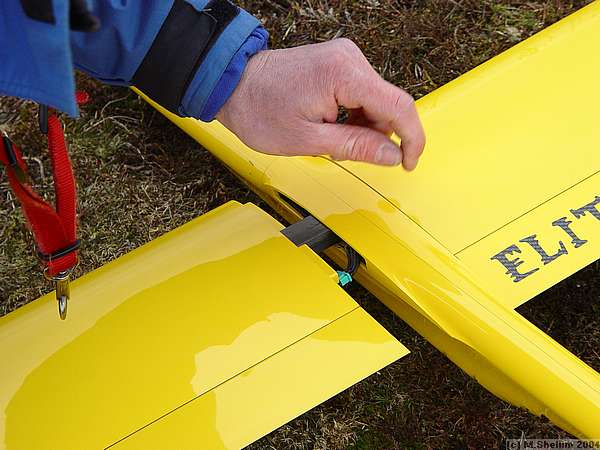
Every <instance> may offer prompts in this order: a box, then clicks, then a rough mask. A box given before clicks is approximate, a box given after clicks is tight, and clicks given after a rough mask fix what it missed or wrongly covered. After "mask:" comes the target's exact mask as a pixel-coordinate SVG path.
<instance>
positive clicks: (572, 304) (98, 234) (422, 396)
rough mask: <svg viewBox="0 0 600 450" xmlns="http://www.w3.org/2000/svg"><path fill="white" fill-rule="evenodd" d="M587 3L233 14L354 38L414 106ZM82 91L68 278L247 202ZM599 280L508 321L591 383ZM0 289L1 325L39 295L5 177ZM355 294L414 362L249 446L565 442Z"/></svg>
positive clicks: (327, 6)
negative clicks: (231, 203) (540, 334)
mask: <svg viewBox="0 0 600 450" xmlns="http://www.w3.org/2000/svg"><path fill="white" fill-rule="evenodd" d="M586 3H588V2H587V1H586V0H579V1H570V2H568V1H558V0H535V1H509V0H502V1H475V0H449V1H442V0H425V1H418V0H413V1H393V0H366V1H363V2H356V1H343V0H341V1H333V0H330V1H325V0H311V1H306V2H302V3H299V2H296V1H289V0H263V1H256V0H247V1H246V2H245V6H246V8H247V9H248V10H250V11H252V12H253V13H255V14H257V15H258V16H260V17H261V18H262V19H263V21H264V22H265V23H266V25H267V28H268V29H269V30H270V31H271V36H272V46H274V47H284V46H292V45H299V44H303V43H309V42H318V41H323V40H326V39H330V38H332V37H338V36H345V37H350V38H352V39H354V40H355V41H356V42H357V43H358V44H359V45H360V47H361V48H362V49H363V51H364V52H365V54H366V55H367V57H368V58H369V60H370V61H371V62H372V63H373V64H374V65H375V66H376V68H377V69H378V70H379V71H380V72H381V73H382V74H383V75H384V77H385V78H387V79H388V80H390V81H392V82H394V83H396V84H398V85H401V86H403V87H405V88H406V89H407V90H408V91H409V92H411V93H412V94H413V95H415V96H416V97H420V96H422V95H424V94H426V93H428V92H430V91H431V90H433V89H435V88H436V87H438V86H440V85H442V84H444V83H446V82H447V81H449V80H450V79H452V78H455V77H456V76H457V75H459V74H461V73H464V72H465V71H467V70H469V69H471V68H472V67H474V66H476V65H478V64H480V63H481V62H483V61H485V60H486V59H488V58H490V57H492V56H493V55H495V54H497V53H499V52H501V51H502V50H504V49H506V48H508V47H509V46H511V45H513V44H514V43H515V42H518V41H519V40H521V39H524V38H526V37H527V36H529V35H530V34H532V33H534V32H536V31H538V30H540V29H541V28H544V27H545V26H547V25H549V24H550V23H552V22H554V21H556V20H558V19H560V18H561V17H563V16H565V15H567V14H568V13H570V12H572V11H574V10H575V9H577V8H579V7H581V6H583V5H584V4H586ZM80 84H82V85H83V86H84V87H85V88H86V89H87V90H88V91H90V92H91V94H92V97H93V99H94V101H93V103H92V104H90V105H88V106H86V108H85V113H84V117H82V119H80V120H78V121H69V122H68V126H67V133H68V138H69V140H70V141H71V143H72V157H73V161H74V165H75V170H76V172H77V176H78V184H79V196H80V236H81V239H82V241H83V242H84V246H83V248H82V251H81V261H82V262H81V265H80V267H79V268H78V274H82V273H85V272H87V271H89V270H92V269H94V268H96V267H98V266H100V265H102V264H104V263H106V262H107V261H109V260H111V259H114V258H116V257H118V256H119V255H122V254H123V253H125V252H127V251H129V250H131V249H133V248H135V247H137V246H139V245H141V244H143V243H145V242H147V241H149V240H150V239H152V238H154V237H156V236H158V235H160V234H163V233H165V232H166V231H168V230H170V229H173V228H175V227H177V226H179V225H181V224H183V223H185V222H187V221H189V220H190V219H191V218H193V217H195V216H197V215H199V214H202V213H204V212H206V211H208V210H210V209H212V208H214V207H216V206H218V205H220V204H222V203H223V202H225V201H227V200H229V199H236V200H240V201H254V202H259V200H258V199H257V198H256V197H255V196H254V195H253V194H252V193H250V192H248V191H247V189H246V188H245V187H244V186H243V185H242V184H241V183H240V182H238V181H237V180H236V179H235V178H234V177H233V176H231V175H230V174H229V173H228V172H227V171H226V170H225V169H224V168H223V167H222V166H221V165H220V164H219V163H218V162H217V161H215V159H214V158H212V156H210V155H209V154H208V153H207V152H205V151H202V150H201V149H199V148H198V145H197V144H196V143H195V142H193V141H192V140H191V139H189V138H188V137H187V136H185V135H184V134H183V133H182V132H180V131H179V130H178V129H177V128H175V127H174V126H172V125H171V124H170V123H168V122H167V121H166V120H165V119H163V118H162V117H161V116H160V115H159V114H157V113H156V112H154V111H153V110H152V109H150V108H149V107H148V106H147V105H145V104H144V103H143V102H141V101H140V100H138V99H137V98H136V97H135V96H134V95H133V94H131V93H130V92H128V91H126V90H124V89H115V88H107V87H103V86H99V85H98V84H97V83H95V82H92V81H90V80H88V79H85V78H83V77H82V79H81V81H80ZM15 111H16V114H13V113H14V112H15ZM12 116H15V117H12ZM11 117H12V118H13V119H14V120H12V121H8V119H10V118H11ZM0 120H1V121H2V122H7V121H8V122H10V123H5V127H6V128H8V129H9V130H10V132H11V135H12V137H13V138H14V140H15V141H16V142H18V143H19V144H20V145H21V146H22V147H23V148H25V149H26V154H27V155H28V157H29V158H30V160H29V162H30V165H31V167H32V172H33V175H34V179H35V180H36V182H37V184H38V186H39V187H40V189H41V190H42V191H44V192H46V193H49V191H50V184H49V183H50V179H49V173H48V169H46V171H45V172H44V173H42V172H41V170H40V165H39V163H43V162H47V161H46V155H45V150H44V146H43V144H42V143H41V141H40V139H39V134H38V133H37V132H36V131H35V126H34V123H35V121H34V109H33V108H32V106H31V105H27V104H22V103H21V102H15V101H9V100H5V99H3V100H2V103H1V104H0ZM38 161H39V162H38ZM46 167H47V166H46ZM599 272H600V266H599V264H598V263H596V264H594V265H592V266H590V267H588V268H586V269H584V270H583V271H581V272H580V273H578V274H577V275H575V276H573V277H571V278H569V279H568V280H566V281H564V282H563V283H561V284H559V285H558V286H556V287H555V288H553V289H551V290H550V291H548V292H546V293H545V294H543V295H540V296H539V298H537V299H536V300H534V301H531V302H529V303H528V304H526V305H524V306H523V307H521V308H520V309H519V311H520V312H521V313H523V314H524V315H525V316H526V317H528V318H529V319H530V320H532V321H533V322H534V323H536V324H537V325H538V326H540V327H542V328H543V329H545V330H548V332H549V333H550V334H551V335H552V336H553V337H555V338H556V339H557V340H559V342H561V343H562V344H564V345H565V346H566V347H567V348H569V349H570V350H572V351H573V352H574V353H576V354H577V355H578V356H580V357H581V358H583V359H584V360H585V361H587V362H588V363H589V364H591V365H592V366H594V367H595V368H596V370H600V367H599V364H600V355H598V349H599V348H600V330H599V329H600V327H599V326H598V322H599V318H600V302H598V299H599V297H600V281H599V280H600V278H599V277H598V274H599ZM0 279H1V280H2V284H1V285H0V314H3V313H7V312H9V311H11V310H13V309H15V308H16V307H18V306H20V305H22V304H24V303H26V302H28V301H31V300H33V299H35V298H36V297H38V296H39V295H40V294H42V293H44V292H46V291H47V290H48V289H49V287H48V285H47V284H45V283H44V282H43V280H42V279H41V277H40V275H39V272H38V265H37V261H36V260H35V258H34V257H33V255H32V252H31V240H30V239H29V237H28V234H27V232H26V230H25V227H24V225H23V220H22V219H21V216H20V214H19V212H18V210H17V208H16V204H15V201H14V199H13V198H12V195H11V194H10V193H9V192H8V190H7V184H6V180H5V178H4V177H2V178H1V179H0ZM351 292H352V295H353V296H354V297H355V298H357V299H358V300H359V302H360V303H361V304H362V305H363V306H364V307H365V308H366V309H367V310H368V311H369V312H370V313H371V314H372V315H373V316H374V317H375V318H376V319H377V320H378V321H380V322H381V323H382V324H383V325H384V326H385V327H386V328H387V329H388V330H390V331H391V332H392V333H393V334H394V335H395V336H397V337H398V338H399V339H400V340H401V341H402V342H403V343H404V344H405V345H406V346H407V347H409V348H410V350H411V351H412V353H411V355H409V356H408V357H406V358H403V359H402V360H400V361H398V362H396V363H395V364H392V365H391V366H389V367H387V368H386V369H384V370H382V371H380V372H379V373H377V374H375V375H373V376H371V377H369V378H368V379H367V380H365V381H363V382H361V383H359V384H358V385H356V386H354V387H352V388H351V389H348V390H346V391H345V392H343V393H341V394H340V395H338V396H336V397H335V398H333V399H331V400H329V401H327V402H325V403H324V404H323V405H320V406H319V407H317V408H315V409H313V410H311V411H309V412H308V413H306V414H304V415H303V416H301V417H299V418H298V419H296V420H294V421H292V422H291V423H290V424H288V425H285V426H284V427H282V428H280V429H279V430H277V431H275V432H274V433H272V434H270V435H269V436H267V437H266V438H264V439H262V440H261V441H259V442H258V443H256V444H254V445H253V446H252V448H256V449H258V448H261V449H262V448H277V449H284V448H289V449H294V448H297V449H313V448H314V449H343V448H356V449H358V448H360V449H396V448H402V449H426V448H440V449H457V450H458V449H477V450H479V449H488V448H490V449H491V448H499V447H500V445H501V442H502V440H503V439H505V438H507V437H508V438H516V437H520V436H522V435H524V436H527V437H549V438H550V437H554V438H556V437H562V436H565V433H563V432H562V431H560V430H559V429H558V428H556V427H554V426H553V425H551V424H550V423H548V422H547V421H546V420H544V419H542V418H537V417H533V416H531V415H530V414H528V413H527V412H525V411H523V410H520V409H518V408H514V407H512V406H510V405H508V404H506V403H504V402H502V401H500V400H498V399H496V398H495V397H494V396H492V395H491V394H489V393H488V392H487V391H485V390H484V389H482V388H481V387H480V386H479V385H478V384H477V383H476V382H475V381H473V380H472V379H471V378H470V377H468V376H466V375H465V374H464V373H463V372H462V371H460V370H459V369H457V368H456V367H455V366H454V365H453V364H452V363H451V362H450V361H448V359H447V358H445V357H444V356H443V355H442V354H440V353H439V352H438V351H437V350H436V349H434V348H433V347H432V346H431V345H429V344H428V343H427V342H426V341H425V340H424V339H422V338H421V337H420V336H419V335H417V334H416V333H415V332H414V331H412V330H411V329H410V328H409V327H408V326H406V325H405V324H404V323H403V322H401V321H400V320H399V319H398V318H397V317H395V316H394V315H393V314H391V313H390V312H389V311H388V310H387V309H386V308H385V307H383V306H382V305H381V304H380V303H379V302H378V301H377V300H376V299H374V298H373V297H371V296H370V295H369V294H368V293H367V292H365V291H364V290H362V289H361V288H360V287H358V286H355V287H353V288H352V291H351Z"/></svg>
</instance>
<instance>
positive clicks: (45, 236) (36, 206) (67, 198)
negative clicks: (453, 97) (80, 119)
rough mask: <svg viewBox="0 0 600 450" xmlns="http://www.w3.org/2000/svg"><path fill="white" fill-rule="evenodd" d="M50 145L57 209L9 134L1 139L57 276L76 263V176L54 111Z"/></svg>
mask: <svg viewBox="0 0 600 450" xmlns="http://www.w3.org/2000/svg"><path fill="white" fill-rule="evenodd" d="M7 147H10V148H7ZM48 149H49V151H50V159H51V161H52V174H53V178H54V192H55V194H56V209H54V208H53V207H52V206H51V205H50V204H49V203H47V202H46V201H44V200H43V199H42V198H41V197H40V196H39V195H38V194H37V193H36V192H35V191H34V190H33V188H32V186H31V185H30V184H29V180H28V177H27V176H26V174H27V168H26V166H25V163H24V161H23V158H22V156H21V153H20V151H19V150H18V149H17V148H16V146H14V144H12V143H11V142H10V141H9V140H8V138H3V139H0V161H1V162H2V163H3V164H4V165H6V167H7V173H8V179H9V182H10V185H11V187H12V190H13V192H14V194H15V196H16V197H17V198H18V199H19V202H20V203H21V208H22V210H23V213H24V215H25V217H26V219H27V222H28V224H29V227H30V229H31V231H32V233H33V236H34V239H35V242H36V245H37V250H38V255H39V256H40V259H41V260H42V262H43V264H44V265H45V267H46V271H47V275H49V276H55V275H57V274H59V273H60V272H63V271H66V270H69V269H71V268H73V267H74V266H75V265H76V264H77V244H78V242H77V236H76V228H77V226H76V212H75V211H76V202H77V199H76V192H75V179H74V177H73V170H72V167H71V161H70V160H69V155H68V154H67V146H66V143H65V137H64V134H63V129H62V125H61V123H60V121H59V119H58V117H57V116H56V114H54V113H51V114H50V115H49V117H48Z"/></svg>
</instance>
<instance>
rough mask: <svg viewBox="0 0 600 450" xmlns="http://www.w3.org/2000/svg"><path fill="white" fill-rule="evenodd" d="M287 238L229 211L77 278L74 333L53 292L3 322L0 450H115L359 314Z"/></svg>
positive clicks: (316, 261) (268, 223)
mask: <svg viewBox="0 0 600 450" xmlns="http://www.w3.org/2000/svg"><path fill="white" fill-rule="evenodd" d="M282 228H283V226H282V225H281V224H279V223H278V222H277V221H275V220H274V219H273V218H272V217H270V216H269V215H268V214H266V213H265V212H263V211H261V210H260V209H258V208H257V207H256V206H253V205H250V204H248V205H243V206H242V205H240V204H237V203H229V204H227V205H225V206H222V207H221V208H218V209H217V210H214V211H212V212H210V213H208V214H206V215H204V216H202V217H200V218H198V219H196V220H194V221H192V222H190V223H188V224H186V225H184V226H182V227H180V228H178V229H176V230H174V231H172V232H170V233H168V234H167V235H165V236H163V237H161V238H159V239H156V240H154V241H152V242H150V243H149V244H147V245H145V246H143V247H141V248H139V249H137V250H135V251H133V252H131V253H129V254H127V255H125V256H123V257H121V258H119V259H117V260H115V261H113V262H112V263H110V264H107V265H106V266H103V267H102V268H100V269H98V270H96V271H94V272H92V273H90V274H88V275H86V276H84V277H82V278H80V279H78V280H76V281H75V282H74V283H73V288H72V300H71V302H70V311H69V315H68V318H67V320H66V321H61V320H59V319H58V317H57V310H56V300H55V299H54V294H53V293H52V294H49V295H46V296H44V297H42V298H40V299H38V300H36V301H34V302H32V303H30V304H28V305H26V306H24V307H23V308H20V309H18V310H17V311H15V312H13V313H11V314H9V315H7V316H5V317H2V318H0V361H2V366H1V368H0V405H1V408H2V409H1V410H2V413H3V415H2V417H1V420H0V448H6V449H9V450H16V449H26V450H30V449H36V450H42V449H65V450H66V449H84V448H99V447H103V446H106V445H109V444H111V443H113V442H115V441H117V440H118V439H121V438H122V437H124V436H127V435H128V434H130V433H132V432H134V431H135V430H137V429H139V428H140V427H142V426H144V425H146V424H148V423H149V422H151V421H153V420H155V419H157V418H159V417H161V416H162V415H164V414H166V413H168V412H169V411H172V410H173V409H175V408H177V407H179V406H181V405H182V404H184V403H186V402H188V401H190V400H192V399H194V398H196V397H198V396H200V395H202V394H203V393H205V392H207V391H209V390H211V389H213V388H214V387H215V386H218V385H219V384H222V383H224V382H225V381H227V380H228V379H230V378H231V377H234V376H236V375H238V374H239V373H242V372H243V371H245V370H247V369H248V368H250V367H252V366H254V365H256V364H258V363H259V362H261V361H262V360H264V359H265V358H268V357H270V356H271V355H273V354H275V353H277V352H279V351H281V350H282V349H284V348H286V347H288V346H290V345H292V344H294V343H295V342H297V341H299V340H301V339H303V338H304V337H306V336H307V335H310V334H312V333H314V332H315V331H317V330H319V329H322V328H323V327H325V326H327V325H328V324H330V323H332V322H333V321H335V320H337V319H338V318H340V317H342V316H344V315H346V314H348V313H350V312H352V311H355V310H356V308H358V305H357V304H356V303H355V302H354V300H352V298H350V297H349V296H348V295H347V294H346V293H345V292H344V291H343V290H342V289H341V288H340V287H339V286H338V284H337V275H336V273H335V271H333V269H331V268H330V267H329V266H328V265H327V264H326V263H325V262H324V261H323V260H321V259H320V258H319V257H318V256H317V255H316V254H314V253H313V252H312V251H311V250H310V249H309V248H307V247H300V248H298V247H296V246H295V245H294V244H293V243H292V242H290V241H289V240H288V239H287V238H285V237H284V236H283V235H282V234H281V233H280V230H281V229H282ZM366 336H367V337H368V334H367V335H366ZM363 338H364V335H363V337H357V345H358V347H360V345H359V344H358V342H359V341H360V340H361V339H363ZM395 348H396V350H397V348H398V347H395ZM400 354H401V353H399V352H397V351H395V352H393V354H392V353H390V354H389V356H390V357H391V358H393V357H398V356H400ZM316 358H317V359H318V356H317V357H316ZM355 363H356V365H357V366H360V364H361V361H359V360H357V361H356V362H355ZM359 369H360V370H359V372H360V373H362V368H360V367H359ZM278 376H282V372H280V373H278V374H273V375H272V377H271V378H269V379H268V380H267V382H268V381H270V382H276V378H277V377H278ZM263 395H268V392H263ZM240 401H241V399H240ZM300 412H302V411H298V413H300ZM32 424H35V427H34V428H35V432H32Z"/></svg>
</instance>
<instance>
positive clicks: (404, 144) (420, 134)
mask: <svg viewBox="0 0 600 450" xmlns="http://www.w3.org/2000/svg"><path fill="white" fill-rule="evenodd" d="M369 72H371V73H368V74H365V75H364V79H362V80H360V81H359V82H358V83H356V85H355V86H347V87H345V88H343V89H341V91H342V92H343V94H344V95H340V96H339V97H338V100H339V101H340V103H341V104H342V105H343V106H345V107H348V108H357V107H362V108H363V110H364V112H365V114H366V115H367V116H368V118H369V119H370V120H373V121H377V122H389V123H390V124H391V126H392V129H393V130H394V132H395V133H396V134H397V135H398V137H399V138H400V146H401V148H402V155H403V157H402V165H403V166H404V168H405V169H406V170H413V169H414V168H415V167H416V166H417V162H418V161H419V157H420V156H421V154H422V153H423V149H424V148H425V131H424V130H423V125H422V124H421V120H420V119H419V114H418V113H417V108H416V107H415V101H414V99H413V98H412V97H411V96H410V95H409V94H408V93H407V92H406V91H404V90H402V89H400V88H399V87H396V86H394V85H393V84H391V83H388V82H387V81H385V80H384V79H383V78H381V77H380V76H379V75H378V74H377V73H376V72H375V71H374V70H373V71H369Z"/></svg>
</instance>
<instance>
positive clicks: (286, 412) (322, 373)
mask: <svg viewBox="0 0 600 450" xmlns="http://www.w3.org/2000/svg"><path fill="white" fill-rule="evenodd" d="M406 353H408V352H407V351H406V350H405V349H403V347H401V344H399V343H398V342H397V341H396V340H395V339H394V338H393V337H392V336H390V335H389V334H388V333H387V332H386V331H385V330H384V329H383V328H382V327H381V326H380V325H379V324H378V323H377V322H376V321H375V320H373V319H372V318H371V317H370V316H369V315H368V314H367V313H366V312H365V311H364V310H362V309H360V308H357V309H356V310H354V311H352V312H350V313H349V314H347V315H345V316H343V317H341V318H340V319H338V320H336V321H335V322H333V323H331V324H330V325H327V326H325V327H324V328H321V329H319V330H318V331H316V332H315V333H313V334H311V335H310V336H307V337H306V338H304V339H302V340H301V341H299V342H298V343H296V344H295V345H293V346H291V347H289V348H286V349H285V350H283V351H282V352H280V353H277V354H275V355H273V356H272V357H270V358H268V359H267V360H265V361H263V362H261V363H260V364H258V365H256V366H254V367H252V368H251V369H248V370H247V371H245V372H243V373H242V374H240V376H237V377H235V378H232V379H231V380H229V381H227V382H226V383H223V384H221V385H219V386H217V387H216V388H215V389H213V390H212V391H210V392H208V393H207V394H204V395H202V396H200V397H199V398H197V399H195V400H194V401H192V402H190V403H188V404H186V405H184V406H183V407H181V408H179V409H177V410H176V411H173V413H171V414H169V415H167V416H166V417H163V418H162V419H161V420H159V421H157V422H155V423H152V424H150V425H149V426H148V427H146V428H144V429H143V430H140V431H139V432H137V433H135V434H134V435H132V436H130V437H128V438H127V439H125V440H124V441H122V442H120V443H118V444H117V445H116V446H115V447H114V449H115V450H121V449H132V450H133V449H147V450H150V449H157V450H158V449H161V450H164V449H177V450H185V449H190V450H191V449H199V448H202V449H210V450H219V449H238V448H242V447H245V446H246V445H248V444H250V443H251V442H253V441H254V440H255V439H256V436H257V433H260V434H261V435H262V434H266V433H267V432H269V431H271V430H273V429H275V428H277V427H279V426H281V425H283V424H284V423H286V422H288V421H289V420H290V419H291V418H292V417H293V416H295V415H297V414H299V411H307V410H309V409H311V408H312V407H314V406H316V405H317V404H319V403H320V402H322V401H323V400H325V399H326V398H328V397H331V396H333V395H335V394H337V393H338V392H339V391H341V390H342V389H343V388H344V387H346V386H350V385H352V384H354V383H356V382H357V381H359V380H360V379H362V378H364V377H366V376H368V375H370V374H371V373H373V372H375V371H376V370H378V369H380V368H381V367H383V366H385V365H387V364H389V363H391V362H393V361H394V359H395V358H396V357H397V355H403V354H406ZM274 374H285V376H279V377H277V376H274Z"/></svg>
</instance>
